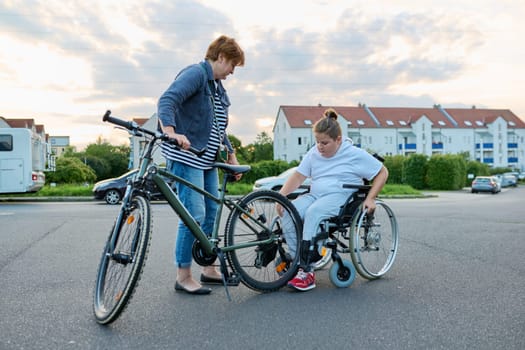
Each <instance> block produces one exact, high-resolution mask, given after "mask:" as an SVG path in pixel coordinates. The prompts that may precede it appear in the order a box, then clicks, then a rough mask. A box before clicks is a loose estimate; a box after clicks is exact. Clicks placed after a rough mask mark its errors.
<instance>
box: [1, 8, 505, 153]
mask: <svg viewBox="0 0 525 350" xmlns="http://www.w3.org/2000/svg"><path fill="white" fill-rule="evenodd" d="M26 4H27V6H14V5H13V6H9V5H8V4H7V3H5V2H4V3H1V4H0V19H1V20H0V30H1V33H0V43H1V42H2V39H4V40H10V41H9V42H15V41H16V42H17V43H19V45H20V47H22V46H23V47H25V48H26V49H27V50H28V51H27V52H33V53H38V55H40V56H43V55H44V54H43V50H44V51H45V50H47V51H48V52H49V54H50V55H55V56H61V57H65V58H64V60H58V59H56V60H54V61H52V62H51V63H48V64H47V65H45V64H44V61H45V60H43V59H42V57H29V58H27V59H28V60H29V59H30V60H31V63H32V64H33V65H34V67H35V69H40V70H47V71H48V72H49V71H52V72H53V73H54V74H47V75H46V77H47V78H45V80H44V81H43V82H40V83H39V84H40V85H42V89H47V91H46V92H45V93H47V94H49V93H50V92H53V93H55V92H56V93H57V94H58V91H59V90H63V89H65V88H66V87H67V86H69V85H71V86H74V89H72V90H71V91H68V92H67V94H65V95H64V96H65V97H64V98H67V99H68V100H67V101H64V102H63V103H62V104H59V105H54V106H53V108H54V109H55V110H56V113H55V116H54V117H52V119H50V120H57V119H61V120H67V122H68V123H71V130H72V132H73V130H74V128H75V125H78V124H79V123H81V122H80V121H82V123H86V121H87V122H88V123H93V124H92V125H96V124H97V123H100V122H99V115H101V114H102V113H103V112H104V110H105V109H112V110H113V111H114V113H115V114H116V115H119V116H122V117H126V116H127V117H128V118H132V117H148V116H150V115H151V114H153V113H154V112H155V111H156V102H157V99H158V97H159V96H160V95H161V94H162V92H163V91H164V90H165V89H166V88H167V87H168V86H169V84H170V83H171V81H172V80H173V79H174V77H175V76H176V74H177V73H178V71H179V70H181V69H182V68H184V67H185V66H186V65H188V64H191V63H196V62H198V61H200V60H201V59H202V58H203V57H204V54H205V52H206V49H207V46H208V44H209V43H210V42H211V41H212V40H213V39H214V38H215V37H216V36H218V35H219V34H227V35H230V36H233V37H235V38H239V42H240V43H241V46H243V47H244V48H245V51H246V66H245V67H238V68H237V69H236V71H235V74H234V76H231V77H228V79H227V81H226V82H225V86H226V88H227V90H228V93H229V94H230V97H231V100H232V102H233V105H232V107H231V110H230V111H231V121H230V130H229V132H230V133H232V134H234V135H235V136H237V137H239V138H240V139H241V140H242V141H243V143H245V144H246V143H249V142H253V140H254V139H255V136H256V134H257V133H259V132H261V131H267V132H271V123H268V120H272V119H274V118H275V116H276V113H277V110H278V107H279V106H280V105H291V104H300V105H315V104H318V103H322V104H323V105H357V103H359V102H361V103H366V104H368V105H369V106H405V105H411V106H423V107H429V106H431V105H432V104H433V103H436V102H439V103H442V104H446V103H453V102H459V103H462V101H454V100H449V101H438V100H439V97H440V96H438V95H437V93H436V92H435V91H436V90H433V87H434V86H435V85H436V84H438V85H440V84H444V83H446V82H449V81H454V80H457V79H458V77H461V76H462V75H464V74H465V72H466V71H468V70H469V69H471V63H470V61H469V57H470V56H473V55H475V54H476V53H477V52H479V50H480V49H481V48H482V47H484V46H486V45H487V38H486V35H485V34H484V32H483V28H481V27H482V25H483V23H485V22H480V21H479V20H480V16H482V14H477V16H473V17H469V16H465V15H464V12H458V13H454V12H452V11H448V12H445V11H439V10H436V11H432V12H429V11H422V10H417V9H415V10H412V9H411V7H406V8H401V9H400V10H399V11H397V12H393V13H392V12H388V13H387V12H384V13H383V12H378V11H376V12H371V11H370V8H365V7H364V6H365V5H356V6H352V7H351V8H350V7H348V8H346V9H345V8H344V7H340V8H339V11H338V12H334V13H332V14H331V17H328V19H325V20H324V21H322V23H321V24H323V25H322V26H321V28H322V29H321V30H314V29H313V28H314V26H313V25H308V26H304V27H300V26H298V25H293V26H288V27H278V26H276V25H274V24H268V25H260V24H254V25H253V26H251V27H249V28H247V27H238V23H237V22H236V18H238V16H239V15H238V14H235V13H233V9H231V8H229V7H228V6H225V8H226V10H225V11H222V10H220V9H216V8H212V7H210V6H207V5H205V2H204V1H201V2H199V1H190V0H176V1H127V2H110V3H107V2H102V1H101V2H97V1H93V2H83V1H69V2H66V3H63V2H51V1H50V2H46V3H45V4H42V3H40V2H31V3H27V2H26ZM319 4H321V5H319V6H323V5H322V2H321V3H319ZM340 4H346V3H345V2H340ZM283 6H284V4H283ZM422 7H423V8H425V7H424V6H422ZM275 11H279V8H275ZM283 11H285V9H283ZM310 12H313V11H310ZM249 15H252V14H251V13H249V14H246V16H249ZM236 16H237V17H236ZM483 18H486V17H483ZM486 19H487V18H486ZM243 20H245V18H243ZM270 20H271V18H269V19H268V21H269V22H270ZM310 24H311V23H310ZM72 62H74V63H75V64H76V66H75V67H83V69H84V70H85V71H84V72H78V70H79V69H80V68H77V69H76V71H77V72H78V73H75V72H74V71H72V70H71V69H68V68H67V67H66V65H70V64H73V63H72ZM0 65H1V66H0V68H1V69H0V71H1V72H2V73H1V74H0V86H2V89H4V88H6V87H7V86H18V88H19V90H22V89H28V90H29V89H31V86H30V85H31V84H29V83H28V82H27V81H16V79H18V78H17V77H19V76H20V72H19V71H17V70H16V69H17V68H16V65H15V64H13V62H9V56H8V55H7V54H6V52H5V50H2V53H0ZM66 72H67V74H65V75H64V74H62V73H66ZM19 92H20V91H17V92H16V93H19ZM40 93H41V94H44V92H40ZM33 94H38V92H36V91H35V92H32V93H31V94H28V96H31V95H33ZM10 96H15V92H14V91H13V92H11V95H10ZM43 96H45V95H43ZM454 98H457V99H458V100H461V96H457V97H456V96H454ZM44 99H45V98H44ZM12 100H16V98H12ZM53 101H55V99H53ZM10 102H13V103H14V104H13V107H12V108H11V109H9V111H15V110H20V111H30V106H28V104H27V102H26V101H24V99H23V98H21V99H20V101H10ZM463 102H464V103H465V104H466V105H471V104H478V105H480V104H481V102H479V101H463ZM476 102H477V103H476ZM66 106H67V107H68V108H66ZM34 107H35V108H39V109H36V110H35V111H34V113H33V114H34V115H35V118H36V119H37V120H39V122H42V123H45V120H43V119H44V118H46V117H49V118H51V112H50V110H51V109H52V108H49V107H48V108H43V107H42V105H41V104H38V103H35V104H34ZM62 107H63V108H62ZM73 107H75V108H73ZM504 107H505V106H504ZM4 108H6V107H4ZM506 108H512V106H506ZM42 110H45V113H46V114H45V115H44V114H41V115H39V111H42ZM68 115H69V117H68ZM4 116H6V117H17V116H16V115H13V116H10V115H5V113H4ZM95 116H96V117H95ZM20 117H22V116H20ZM247 120H249V121H250V122H249V123H247V122H246V121H247ZM251 121H253V123H252V122H251ZM254 125H266V127H265V128H264V129H262V128H259V129H254ZM268 125H270V126H268ZM47 130H48V131H50V132H51V133H52V127H48V128H47Z"/></svg>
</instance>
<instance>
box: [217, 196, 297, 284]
mask: <svg viewBox="0 0 525 350" xmlns="http://www.w3.org/2000/svg"><path fill="white" fill-rule="evenodd" d="M239 205H240V206H241V207H242V208H243V209H244V210H245V212H243V211H241V210H238V209H234V210H233V211H232V212H231V213H230V215H229V217H228V221H227V223H226V230H225V234H224V235H225V239H224V242H225V246H232V245H242V244H249V243H253V242H258V241H266V242H265V243H261V244H257V245H251V246H247V247H245V248H242V247H241V248H238V249H235V250H233V251H230V252H228V254H227V257H228V262H229V263H230V266H231V267H232V269H233V271H234V272H235V273H237V274H238V275H239V276H240V277H241V281H242V282H243V284H245V285H246V286H247V287H249V288H251V289H254V290H257V291H260V292H271V291H275V290H277V289H279V288H281V287H283V286H284V285H285V284H286V283H287V282H288V281H289V280H290V279H291V278H292V277H293V276H294V275H295V273H296V270H297V266H298V261H299V254H298V253H297V252H299V245H300V243H301V237H302V221H301V218H300V217H299V214H298V213H297V210H296V209H295V207H294V205H293V204H292V203H291V202H290V200H288V199H287V198H286V197H284V196H282V195H281V194H279V193H277V192H275V191H257V192H252V193H250V194H248V195H246V196H245V197H243V198H242V199H241V200H240V202H239ZM277 205H280V206H281V207H282V208H283V213H284V214H283V216H279V215H278V213H277Z"/></svg>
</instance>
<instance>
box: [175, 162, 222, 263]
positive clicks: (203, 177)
mask: <svg viewBox="0 0 525 350" xmlns="http://www.w3.org/2000/svg"><path fill="white" fill-rule="evenodd" d="M167 169H168V170H169V171H170V172H171V173H173V174H174V175H177V176H180V177H182V178H183V179H186V180H188V181H189V182H191V183H192V184H194V185H196V186H197V187H201V188H204V189H205V190H206V191H207V192H209V193H211V194H212V195H214V196H218V193H219V177H218V173H217V169H216V168H213V169H210V170H201V169H197V168H193V167H191V166H188V165H185V164H182V163H179V162H174V161H170V160H168V161H167ZM177 193H178V195H179V198H180V200H181V202H182V204H183V205H184V206H185V207H186V209H188V212H189V213H190V214H191V215H192V216H193V218H194V219H195V221H197V222H198V223H199V224H200V226H201V228H202V230H203V231H204V233H205V234H207V235H208V236H210V235H211V233H212V231H213V225H214V223H215V217H216V214H217V203H215V202H214V201H212V200H210V199H208V198H205V197H204V196H203V195H201V194H199V193H197V192H195V191H193V190H192V189H190V188H189V187H187V186H184V185H182V184H180V183H177ZM194 240H195V238H194V237H193V235H192V233H191V231H190V230H189V229H188V228H187V227H186V225H185V224H184V223H183V222H182V221H179V227H178V233H177V239H176V242H175V249H174V255H175V256H174V262H175V266H177V267H182V268H185V267H190V266H191V260H192V255H191V249H192V246H193V241H194Z"/></svg>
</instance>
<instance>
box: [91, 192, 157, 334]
mask: <svg viewBox="0 0 525 350" xmlns="http://www.w3.org/2000/svg"><path fill="white" fill-rule="evenodd" d="M120 214H121V215H120V216H119V217H120V220H117V222H115V225H114V226H113V229H112V230H111V233H110V235H109V238H108V240H107V242H106V246H105V248H104V251H103V253H102V258H101V259H100V264H99V267H98V273H97V280H96V283H95V291H94V295H93V311H94V313H95V318H96V320H97V322H98V323H100V324H108V323H111V322H113V321H115V320H116V319H117V318H118V317H119V316H120V314H121V313H122V311H124V309H125V307H126V305H127V303H128V302H129V300H130V299H131V296H132V294H133V291H134V290H135V287H136V285H137V282H138V281H139V279H140V274H141V273H142V269H143V267H144V263H145V261H146V257H147V253H148V249H149V244H150V240H151V210H150V204H149V202H148V201H147V200H146V199H145V198H144V197H141V196H135V197H133V198H132V200H131V204H130V205H125V204H123V205H122V208H121V213H120ZM115 227H116V229H115Z"/></svg>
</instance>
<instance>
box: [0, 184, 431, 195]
mask: <svg viewBox="0 0 525 350" xmlns="http://www.w3.org/2000/svg"><path fill="white" fill-rule="evenodd" d="M252 187H253V185H252V184H246V183H239V182H235V183H230V184H228V194H229V195H232V196H239V195H245V194H248V193H250V192H251V191H252ZM92 189H93V185H76V184H57V185H56V186H49V185H46V186H44V187H43V188H42V189H41V190H40V191H38V192H36V193H16V194H3V195H0V197H91V196H93V193H92ZM380 195H381V196H394V195H407V196H408V195H415V196H417V195H421V192H420V191H418V190H415V189H414V188H412V187H411V186H409V185H395V184H386V185H385V187H383V190H382V191H381V193H380Z"/></svg>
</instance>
